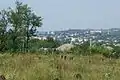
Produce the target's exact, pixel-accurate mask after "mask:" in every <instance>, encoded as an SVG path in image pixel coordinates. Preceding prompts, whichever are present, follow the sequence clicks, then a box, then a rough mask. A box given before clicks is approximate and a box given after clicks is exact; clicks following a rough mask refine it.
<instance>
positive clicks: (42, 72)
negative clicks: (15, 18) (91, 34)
mask: <svg viewBox="0 0 120 80" xmlns="http://www.w3.org/2000/svg"><path fill="white" fill-rule="evenodd" d="M65 56H66V58H65ZM71 57H72V58H71ZM119 66H120V60H119V59H118V60H116V59H108V58H105V57H103V56H101V55H94V56H76V55H63V56H62V57H61V55H40V54H14V55H11V54H1V55H0V73H1V74H4V75H5V77H6V78H7V80H120V77H119V75H120V72H119V70H120V67H119Z"/></svg>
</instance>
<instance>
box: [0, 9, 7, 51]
mask: <svg viewBox="0 0 120 80" xmlns="http://www.w3.org/2000/svg"><path fill="white" fill-rule="evenodd" d="M7 25H8V19H7V12H6V11H5V10H2V11H0V51H4V50H5V49H6V46H7V45H6V40H7V37H6V33H7Z"/></svg>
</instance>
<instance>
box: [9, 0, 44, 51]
mask: <svg viewBox="0 0 120 80" xmlns="http://www.w3.org/2000/svg"><path fill="white" fill-rule="evenodd" d="M8 12H9V15H8V20H9V24H10V25H11V34H12V37H11V39H12V42H13V50H14V51H16V50H17V49H18V48H19V47H20V46H21V47H22V48H23V51H24V52H28V47H29V39H30V37H31V36H33V35H34V33H35V32H36V28H37V27H41V25H42V17H39V16H37V15H36V14H35V13H34V12H33V11H32V10H31V8H30V7H28V5H27V4H25V5H24V4H23V3H21V2H18V1H16V7H15V9H12V8H9V11H8ZM18 41H21V43H20V42H18Z"/></svg>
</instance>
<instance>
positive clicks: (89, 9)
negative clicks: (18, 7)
mask: <svg viewBox="0 0 120 80" xmlns="http://www.w3.org/2000/svg"><path fill="white" fill-rule="evenodd" d="M19 1H21V2H23V3H25V4H28V5H29V6H30V7H32V9H33V10H34V11H35V12H36V14H37V15H40V16H42V17H43V18H44V20H43V26H42V27H41V28H39V30H43V31H53V30H65V29H85V28H119V27H120V0H19ZM14 2H15V0H2V1H1V2H0V10H1V9H6V8H7V7H9V6H11V7H13V8H14V6H15V5H14Z"/></svg>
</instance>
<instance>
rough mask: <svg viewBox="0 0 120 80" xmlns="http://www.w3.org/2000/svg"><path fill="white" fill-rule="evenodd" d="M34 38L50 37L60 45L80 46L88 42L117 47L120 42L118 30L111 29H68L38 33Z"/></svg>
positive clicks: (43, 38) (119, 31)
mask: <svg viewBox="0 0 120 80" xmlns="http://www.w3.org/2000/svg"><path fill="white" fill-rule="evenodd" d="M36 34H37V36H36V37H34V38H37V39H40V40H46V39H47V37H51V38H53V39H54V40H57V41H60V42H61V43H63V44H64V43H70V44H82V43H84V42H87V41H90V42H91V43H103V44H110V43H113V44H114V45H118V43H119V42H120V28H111V29H69V30H65V31H48V32H40V31H38V32H37V33H36Z"/></svg>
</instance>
